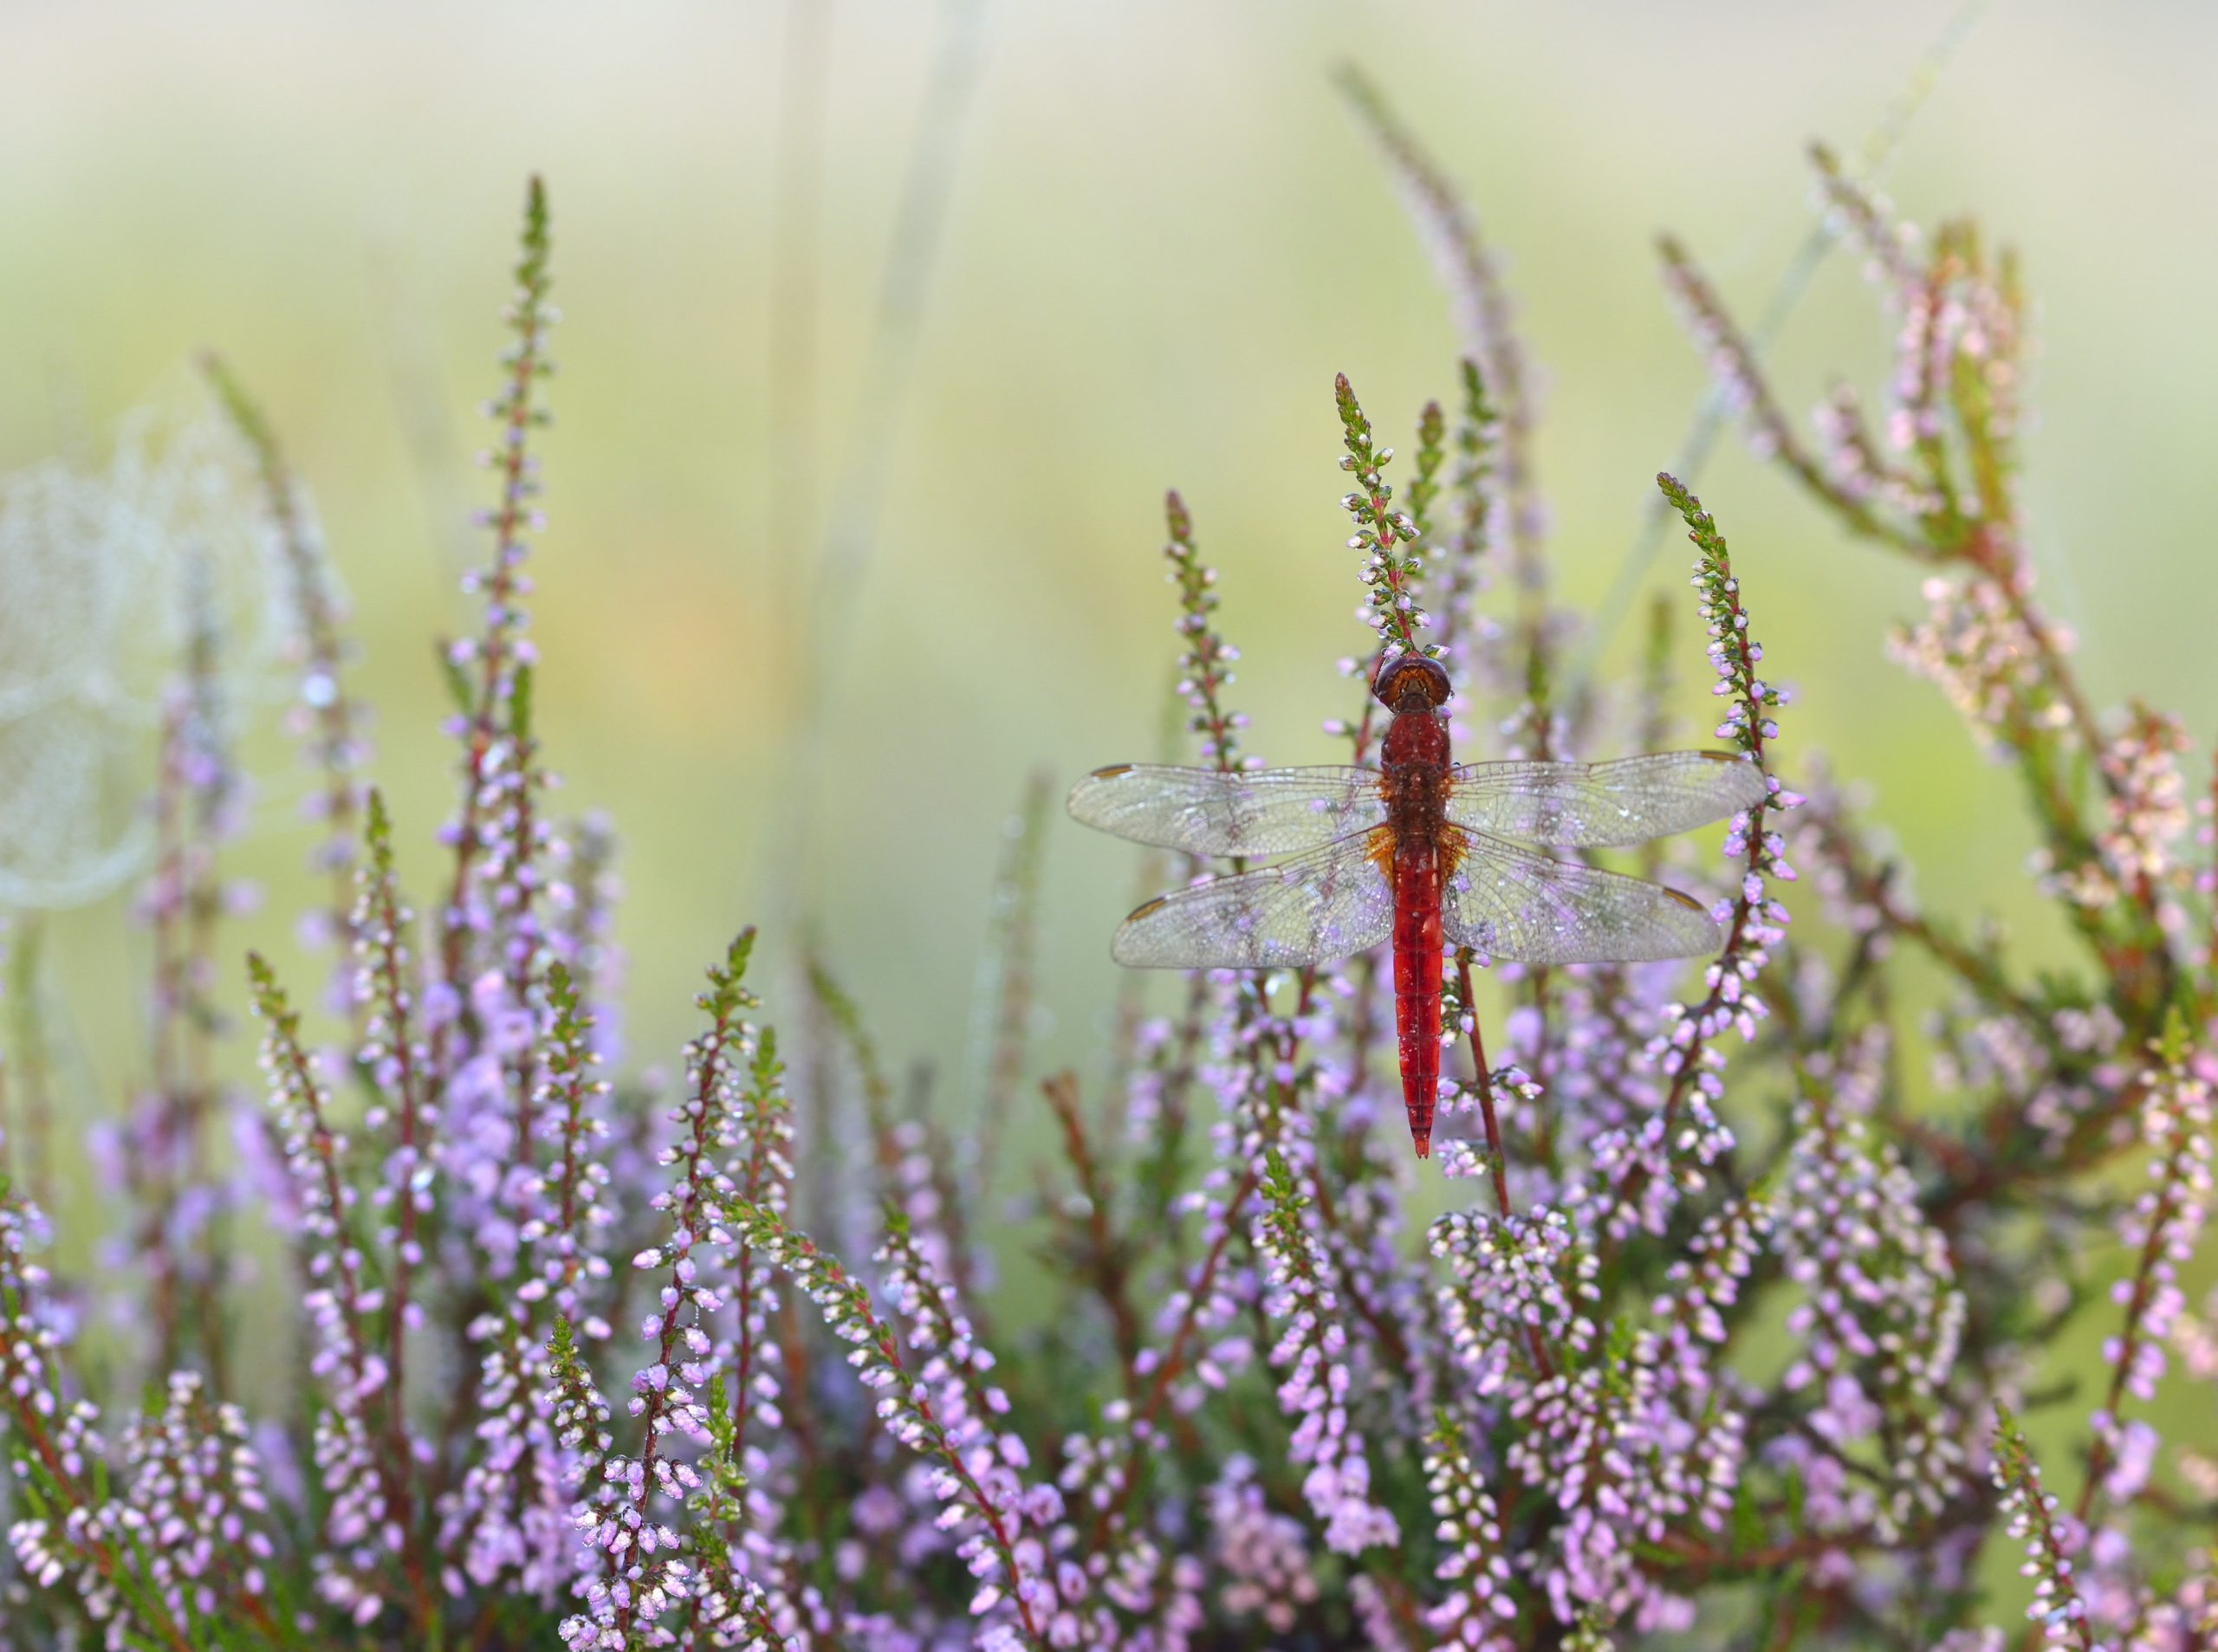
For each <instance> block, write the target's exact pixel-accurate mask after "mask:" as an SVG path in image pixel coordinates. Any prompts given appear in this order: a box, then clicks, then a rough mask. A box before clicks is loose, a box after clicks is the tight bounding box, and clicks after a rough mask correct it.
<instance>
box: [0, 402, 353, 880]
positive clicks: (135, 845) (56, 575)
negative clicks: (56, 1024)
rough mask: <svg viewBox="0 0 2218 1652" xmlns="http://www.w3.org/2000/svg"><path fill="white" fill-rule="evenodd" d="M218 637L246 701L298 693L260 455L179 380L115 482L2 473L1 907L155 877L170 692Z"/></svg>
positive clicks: (91, 471) (236, 696) (127, 441)
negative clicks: (148, 800)
mask: <svg viewBox="0 0 2218 1652" xmlns="http://www.w3.org/2000/svg"><path fill="white" fill-rule="evenodd" d="M327 577H328V576H327ZM204 625H212V626H214V627H215V628H216V629H217V634H218V635H220V636H221V638H223V645H222V649H221V656H220V657H221V659H222V665H221V668H220V669H221V671H222V676H223V687H224V692H225V693H226V694H227V695H228V696H230V697H231V699H232V700H233V701H234V703H247V702H251V701H260V700H268V699H269V698H271V697H273V696H274V695H275V694H276V693H279V692H282V684H283V683H284V682H285V679H286V676H287V673H286V671H285V670H284V667H285V665H286V663H287V659H288V655H289V641H290V638H291V634H292V631H293V627H292V625H291V623H290V610H289V603H288V601H287V586H286V579H285V572H284V564H283V561H282V548H281V547H280V546H279V545H278V544H277V542H276V534H275V532H274V529H273V528H271V526H270V524H269V521H268V518H267V513H266V512H265V511H264V510H263V508H262V505H261V502H260V498H259V494H258V491H257V487H256V480H255V475H254V469H253V460H252V456H251V454H250V452H249V451H248V450H247V448H246V445H245V444H244V443H243V441H242V440H241V439H240V438H239V437H238V436H237V432H236V431H234V430H233V429H232V427H231V425H230V423H229V421H228V420H227V419H226V418H224V415H223V413H222V411H221V410H220V409H219V408H218V407H217V405H215V403H214V400H213V398H211V396H210V395H209V393H208V392H207V390H206V389H205V387H204V385H202V383H201V382H200V380H199V378H198V375H197V374H192V373H187V372H185V371H183V370H180V371H178V373H175V374H173V375H172V377H171V378H170V379H168V380H165V383H164V385H162V386H161V387H160V388H159V389H158V391H157V392H156V393H155V394H154V395H153V396H152V397H151V398H149V399H148V401H147V402H146V404H145V405H141V406H139V408H137V409H135V410H133V411H132V412H131V413H129V414H127V415H126V417H125V418H124V419H123V420H122V421H121V423H120V427H119V429H118V431H117V437H116V444H115V450H114V453H113V457H111V458H110V460H109V461H108V463H107V465H106V466H105V467H104V468H101V467H96V466H94V465H91V464H88V463H83V462H81V461H71V460H68V459H60V458H55V459H48V460H44V461H42V462H41V463H36V464H33V465H31V466H29V468H27V469H25V470H19V471H16V472H15V473H13V474H11V475H8V476H0V906H8V907H16V908H31V907H60V906H71V905H77V904H82V903H84V902H87V901H91V900H96V899H98V898H99V897H101V896H102V895H105V894H107V892H108V891H111V890H113V888H115V887H116V886H117V885H118V884H120V883H121V882H122V881H123V880H124V879H126V878H129V877H130V876H131V875H132V874H133V872H134V871H136V870H137V869H138V868H139V866H140V865H142V864H143V863H144V860H145V858H146V851H147V848H148V841H149V832H148V829H147V821H146V812H145V809H144V807H143V800H144V798H145V796H146V789H147V786H148V783H149V779H150V776H151V774H152V768H153V763H154V759H155V755H156V748H157V743H158V742H159V729H160V722H161V717H162V708H163V704H164V700H165V692H166V690H167V689H168V686H169V685H170V684H171V683H172V682H173V681H174V680H175V678H176V674H177V671H178V664H179V661H180V659H181V657H182V654H183V651H184V650H185V646H186V645H187V643H188V641H189V640H190V638H191V635H192V633H193V632H194V630H195V629H196V627H198V626H204Z"/></svg>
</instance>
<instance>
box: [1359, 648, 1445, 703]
mask: <svg viewBox="0 0 2218 1652" xmlns="http://www.w3.org/2000/svg"><path fill="white" fill-rule="evenodd" d="M1371 691H1372V693H1373V694H1375V695H1377V696H1378V703H1380V704H1381V705H1384V706H1385V707H1387V708H1388V709H1390V710H1394V711H1424V710H1430V709H1435V708H1437V707H1440V706H1443V705H1446V704H1447V703H1448V695H1449V683H1448V673H1447V671H1445V670H1443V668H1442V666H1441V664H1440V662H1439V661H1438V660H1437V659H1427V658H1425V657H1424V655H1423V654H1397V655H1395V656H1394V658H1391V659H1390V660H1388V661H1386V662H1385V664H1382V665H1380V666H1379V668H1378V676H1377V677H1374V678H1373V679H1372V684H1371Z"/></svg>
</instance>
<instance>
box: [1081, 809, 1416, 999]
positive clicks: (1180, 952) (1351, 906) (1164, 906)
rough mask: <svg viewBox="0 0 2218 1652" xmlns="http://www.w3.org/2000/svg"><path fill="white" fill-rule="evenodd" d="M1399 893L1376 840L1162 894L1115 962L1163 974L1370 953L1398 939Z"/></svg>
mask: <svg viewBox="0 0 2218 1652" xmlns="http://www.w3.org/2000/svg"><path fill="white" fill-rule="evenodd" d="M1393 928H1394V891H1393V885H1392V884H1391V881H1390V880H1389V879H1388V878H1387V876H1386V874H1385V871H1382V870H1381V869H1380V867H1379V865H1378V861H1377V860H1375V859H1374V858H1372V843H1371V836H1370V834H1369V833H1367V832H1365V833H1362V834H1359V835H1358V836H1356V837H1352V838H1349V839H1345V840H1343V841H1341V842H1339V843H1335V844H1330V845H1326V847H1324V848H1322V849H1319V850H1313V851H1312V852H1310V853H1308V854H1306V855H1300V856H1297V857H1296V858H1294V859H1292V860H1289V861H1287V862H1286V863H1285V864H1284V865H1277V866H1265V867H1263V868H1261V870H1259V871H1246V872H1240V873H1236V874H1235V875H1233V876H1230V877H1226V878H1211V879H1210V880H1209V881H1208V882H1207V883H1203V884H1194V885H1193V886H1192V887H1191V888H1190V889H1182V890H1179V891H1177V892H1176V893H1174V894H1170V895H1161V896H1158V897H1156V898H1155V899H1154V900H1151V901H1150V902H1148V904H1146V905H1145V906H1143V907H1141V908H1140V909H1139V910H1138V911H1136V912H1134V913H1133V914H1132V916H1131V917H1128V918H1126V919H1125V922H1124V923H1123V925H1122V926H1121V927H1120V928H1119V930H1118V931H1117V936H1116V938H1115V939H1114V940H1113V941H1112V942H1111V943H1109V956H1111V957H1112V958H1114V959H1116V961H1117V962H1119V963H1125V964H1134V965H1138V966H1140V967H1143V968H1152V969H1293V968H1295V967H1298V966H1300V965H1302V964H1313V963H1327V962H1331V961H1332V960H1333V959H1335V958H1345V957H1347V956H1351V955H1352V954H1354V953H1358V952H1367V951H1369V950H1370V949H1372V947H1375V946H1377V945H1378V943H1380V942H1382V941H1384V940H1385V939H1386V937H1387V936H1389V935H1391V933H1392V932H1393Z"/></svg>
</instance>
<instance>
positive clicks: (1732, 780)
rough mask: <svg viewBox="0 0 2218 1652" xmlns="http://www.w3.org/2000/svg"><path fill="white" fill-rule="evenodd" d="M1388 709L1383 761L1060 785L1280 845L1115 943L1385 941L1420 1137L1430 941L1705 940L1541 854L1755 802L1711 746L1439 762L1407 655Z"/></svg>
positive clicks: (1177, 954)
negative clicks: (1556, 758) (1586, 757)
mask: <svg viewBox="0 0 2218 1652" xmlns="http://www.w3.org/2000/svg"><path fill="white" fill-rule="evenodd" d="M1372 692H1373V693H1374V694H1375V695H1376V696H1378V700H1379V701H1380V703H1383V704H1384V705H1385V706H1386V707H1387V708H1388V709H1391V711H1392V712H1393V714H1394V716H1393V722H1391V724H1390V725H1389V726H1388V728H1387V730H1386V738H1385V743H1384V745H1383V746H1382V747H1381V748H1380V753H1379V767H1378V768H1375V769H1372V768H1351V767H1346V766H1339V767H1332V768H1268V769H1253V770H1235V771H1231V772H1226V771H1223V770H1219V769H1210V768H1169V767H1165V766H1162V765H1153V764H1145V763H1118V764H1114V765H1112V767H1110V768H1099V769H1096V770H1094V772H1093V774H1089V775H1087V776H1086V778H1085V779H1084V780H1082V781H1080V782H1079V783H1078V785H1077V786H1076V787H1074V788H1073V790H1072V792H1071V796H1070V811H1071V813H1072V814H1073V815H1074V816H1075V817H1076V818H1077V819H1078V820H1081V821H1083V822H1084V823H1085V824H1086V825H1087V826H1096V827H1099V829H1100V830H1102V831H1104V832H1114V833H1116V834H1117V836H1119V837H1120V838H1129V839H1132V840H1133V841H1134V842H1137V843H1146V844H1153V845H1158V846H1159V847H1162V848H1165V849H1177V850H1183V851H1184V852H1186V853H1188V854H1191V855H1226V856H1271V855H1289V854H1290V855H1292V857H1293V858H1291V859H1288V860H1285V861H1281V863H1280V864H1278V865H1274V866H1266V867H1263V868H1261V870H1259V871H1241V872H1236V873H1234V874H1231V875H1229V876H1226V877H1221V878H1210V879H1209V880H1208V881H1206V882H1203V883H1199V884H1194V885H1193V886H1192V887H1190V888H1188V889H1182V890H1179V891H1177V892H1176V893H1174V894H1170V895H1158V897H1156V898H1155V899H1153V900H1151V901H1149V902H1148V903H1146V904H1145V905H1143V906H1141V907H1140V908H1139V909H1138V910H1136V911H1135V912H1133V913H1132V916H1131V917H1128V918H1126V919H1125V922H1124V923H1123V925H1122V926H1121V927H1120V928H1119V930H1118V931H1117V935H1116V938H1115V939H1114V940H1113V941H1112V942H1111V943H1110V947H1109V952H1110V956H1112V957H1113V958H1115V959H1116V961H1117V962H1119V963H1123V964H1132V965H1135V966H1138V967H1141V968H1151V969H1296V968H1300V967H1301V966H1304V965H1309V964H1320V963H1328V962H1332V961H1333V960H1334V959H1338V958H1346V957H1350V956H1353V955H1354V954H1357V953H1359V952H1367V951H1369V950H1370V949H1372V948H1373V947H1375V946H1378V944H1379V943H1381V942H1384V941H1386V940H1388V939H1390V938H1391V941H1392V942H1393V943H1394V1009H1395V1026H1396V1031H1397V1033H1398V1035H1399V1040H1400V1044H1401V1058H1402V1099H1403V1105H1404V1107H1405V1108H1406V1109H1407V1110H1408V1112H1409V1118H1410V1135H1411V1137H1412V1138H1413V1139H1414V1140H1415V1142H1416V1143H1417V1156H1418V1157H1419V1158H1424V1157H1426V1156H1429V1154H1430V1150H1431V1144H1432V1116H1433V1105H1434V1102H1435V1099H1436V1098H1437V1095H1438V1093H1439V1088H1440V1024H1441V1009H1440V974H1441V954H1442V950H1443V942H1444V943H1448V944H1449V945H1454V946H1458V947H1469V948H1470V949H1472V950H1473V951H1474V952H1475V953H1478V954H1480V955H1482V956H1484V957H1486V958H1488V959H1489V960H1503V961H1512V962H1521V963H1536V964H1555V963H1638V962H1647V961H1649V960H1651V959H1658V958H1692V957H1698V956H1702V955H1703V954H1706V953H1712V952H1715V951H1716V950H1717V949H1718V948H1719V947H1720V946H1721V945H1722V943H1723V940H1724V936H1723V933H1722V931H1721V930H1719V928H1718V926H1717V924H1716V923H1715V922H1714V921H1713V920H1712V919H1711V917H1710V916H1709V911H1708V910H1706V909H1705V908H1704V907H1703V906H1702V904H1701V903H1700V902H1698V901H1696V900H1693V899H1690V898H1689V897H1687V896H1684V895H1682V894H1681V893H1679V891H1676V890H1675V889H1666V888H1664V887H1663V886H1662V885H1661V884H1651V883H1644V882H1643V881H1642V880H1641V879H1639V878H1626V877H1623V876H1621V875H1619V874H1618V873H1616V872H1609V871H1599V870H1598V869H1596V868H1594V867H1592V866H1589V865H1586V864H1585V863H1584V862H1583V861H1577V860H1557V859H1554V858H1551V857H1549V856H1547V855H1542V854H1536V853H1534V852H1533V851H1532V850H1529V849H1526V848H1522V847H1521V846H1520V845H1517V844H1515V843H1512V842H1509V841H1507V839H1512V838H1521V839H1525V840H1526V841H1527V842H1528V843H1538V844H1549V845H1559V846H1561V847H1565V848H1590V847H1592V848H1599V847H1606V846H1612V845H1625V844H1634V843H1643V842H1645V841H1646V840H1647V839H1651V838H1660V837H1664V836H1668V835H1669V834H1670V833H1672V832H1684V831H1686V830H1688V829H1689V828H1690V827H1693V826H1706V825H1708V824H1709V822H1711V821H1713V820H1723V819H1725V818H1726V817H1727V816H1728V815H1732V814H1737V813H1740V812H1741V811H1742V810H1744V809H1748V808H1752V807H1754V806H1755V805H1756V804H1757V803H1758V802H1759V801H1761V800H1762V798H1763V796H1764V794H1765V789H1766V787H1765V781H1764V777H1763V774H1762V773H1761V771H1760V770H1759V769H1758V768H1756V767H1755V765H1754V763H1752V762H1750V761H1748V760H1747V759H1746V758H1744V757H1741V756H1739V755H1735V754H1734V753H1731V752H1722V751H1669V752H1659V753H1657V754H1655V755H1651V756H1645V757H1624V758H1619V759H1618V760H1617V761H1614V762H1606V763H1543V762H1500V763H1454V762H1451V761H1449V755H1448V717H1447V714H1446V712H1445V711H1443V709H1442V708H1443V706H1445V705H1446V703H1447V702H1448V696H1449V680H1448V673H1447V671H1444V670H1443V668H1442V667H1441V665H1440V663H1439V662H1438V661H1437V660H1432V659H1428V658H1425V657H1424V655H1422V654H1414V653H1411V654H1401V655H1398V656H1396V657H1395V658H1392V659H1390V660H1388V661H1386V662H1385V664H1382V665H1381V666H1380V668H1379V670H1378V676H1377V677H1376V679H1375V680H1374V682H1373V684H1372Z"/></svg>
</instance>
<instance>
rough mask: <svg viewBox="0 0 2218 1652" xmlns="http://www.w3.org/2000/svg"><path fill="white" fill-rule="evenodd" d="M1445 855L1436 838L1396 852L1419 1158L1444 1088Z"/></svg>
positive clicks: (1401, 971)
mask: <svg viewBox="0 0 2218 1652" xmlns="http://www.w3.org/2000/svg"><path fill="white" fill-rule="evenodd" d="M1440 956H1441V937H1440V856H1439V853H1438V851H1437V849H1436V848H1435V846H1434V845H1432V844H1431V843H1430V842H1428V841H1423V840H1419V841H1417V842H1413V843H1404V844H1403V845H1399V846H1398V848H1397V850H1396V852H1395V856H1394V1030H1395V1033H1396V1034H1397V1037H1398V1042H1399V1044H1400V1046H1401V1058H1402V1106H1403V1108H1404V1111H1406V1112H1407V1113H1408V1114H1409V1120H1410V1139H1411V1141H1413V1142H1415V1143H1417V1156H1418V1157H1419V1158H1424V1157H1426V1156H1429V1155H1430V1152H1431V1146H1432V1114H1433V1107H1434V1105H1435V1103H1436V1102H1437V1099H1438V1098H1439V1094H1440Z"/></svg>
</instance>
